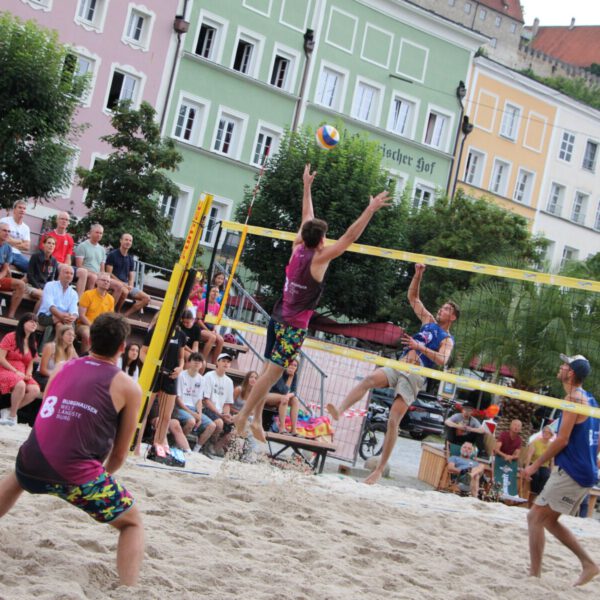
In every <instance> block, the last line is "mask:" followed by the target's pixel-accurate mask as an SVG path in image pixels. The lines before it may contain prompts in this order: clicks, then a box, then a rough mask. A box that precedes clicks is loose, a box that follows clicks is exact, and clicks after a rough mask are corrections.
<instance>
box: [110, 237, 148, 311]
mask: <svg viewBox="0 0 600 600" xmlns="http://www.w3.org/2000/svg"><path fill="white" fill-rule="evenodd" d="M132 244H133V236H132V235H131V234H130V233H124V234H123V235H121V238H120V241H119V247H118V248H115V249H114V250H111V251H110V252H109V253H108V256H107V257H106V265H105V267H104V269H105V271H106V272H107V273H109V274H110V276H111V278H112V279H113V280H116V281H117V282H118V283H120V284H121V294H120V296H119V298H118V300H117V308H116V310H117V312H119V311H120V310H121V308H122V306H123V303H124V302H125V300H127V298H131V299H132V300H133V302H134V303H133V305H132V306H130V307H129V308H128V309H127V310H126V311H125V316H126V317H130V316H131V315H133V314H135V313H137V312H139V311H140V310H142V309H143V308H144V307H146V306H148V303H149V302H150V296H148V294H146V293H145V292H143V291H142V290H141V289H139V288H136V287H135V286H134V282H135V263H134V260H133V256H131V255H130V254H129V250H130V249H131V245H132ZM115 298H116V296H115Z"/></svg>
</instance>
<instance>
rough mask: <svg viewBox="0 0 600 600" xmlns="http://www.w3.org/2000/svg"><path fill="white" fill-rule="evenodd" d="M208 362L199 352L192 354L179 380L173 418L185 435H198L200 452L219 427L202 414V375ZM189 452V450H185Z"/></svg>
mask: <svg viewBox="0 0 600 600" xmlns="http://www.w3.org/2000/svg"><path fill="white" fill-rule="evenodd" d="M205 367H206V361H205V360H204V357H203V356H202V354H200V353H199V352H192V354H190V358H189V362H188V368H187V369H186V370H185V371H182V372H181V374H180V375H179V377H178V378H177V396H176V398H175V403H176V404H175V410H174V411H173V418H174V419H177V420H178V421H179V423H180V425H181V428H182V430H183V433H184V434H185V435H186V436H188V435H189V434H190V433H198V442H197V443H196V446H195V447H194V450H195V451H196V452H200V451H201V450H202V448H203V446H204V445H205V444H206V442H208V440H210V438H211V437H212V436H213V434H214V433H215V430H216V428H217V426H216V425H215V423H214V421H213V420H212V419H210V418H209V417H207V416H206V415H205V414H203V413H202V400H203V398H204V377H203V376H202V373H203V372H204V369H205ZM221 429H222V427H221ZM184 450H187V448H184Z"/></svg>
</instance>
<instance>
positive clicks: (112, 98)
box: [106, 69, 140, 110]
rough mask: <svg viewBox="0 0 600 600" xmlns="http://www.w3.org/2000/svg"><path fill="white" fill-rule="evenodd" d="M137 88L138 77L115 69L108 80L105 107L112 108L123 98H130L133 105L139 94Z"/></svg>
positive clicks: (138, 86) (138, 84)
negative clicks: (108, 85) (109, 80)
mask: <svg viewBox="0 0 600 600" xmlns="http://www.w3.org/2000/svg"><path fill="white" fill-rule="evenodd" d="M139 88H140V79H139V77H135V76H134V75H131V74H130V73H126V72H125V71H120V70H118V69H115V70H114V71H113V76H112V80H111V82H110V88H109V91H108V98H107V100H106V108H108V109H109V110H113V109H114V108H115V106H116V105H117V104H118V103H119V102H121V101H123V100H131V102H132V104H134V105H135V104H136V101H137V97H138V94H139Z"/></svg>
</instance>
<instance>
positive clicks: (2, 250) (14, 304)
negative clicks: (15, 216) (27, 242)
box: [0, 223, 25, 319]
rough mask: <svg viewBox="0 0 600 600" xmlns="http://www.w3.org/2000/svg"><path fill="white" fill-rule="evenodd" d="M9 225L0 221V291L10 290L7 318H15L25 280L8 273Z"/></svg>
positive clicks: (23, 293)
mask: <svg viewBox="0 0 600 600" xmlns="http://www.w3.org/2000/svg"><path fill="white" fill-rule="evenodd" d="M9 235H10V227H9V225H8V224H7V223H0V265H2V266H1V267H0V291H5V292H8V291H12V296H11V299H10V304H9V306H8V313H7V314H6V316H7V317H8V318H9V319H14V318H15V313H16V312H17V308H19V304H21V300H23V296H24V295H25V282H24V281H23V280H22V279H14V278H13V277H11V275H10V265H11V263H12V257H13V250H12V248H11V246H10V244H9V243H8V239H9Z"/></svg>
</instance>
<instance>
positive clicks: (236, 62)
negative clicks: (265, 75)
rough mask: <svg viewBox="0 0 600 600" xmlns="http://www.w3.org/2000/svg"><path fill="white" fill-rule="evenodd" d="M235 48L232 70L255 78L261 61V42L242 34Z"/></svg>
mask: <svg viewBox="0 0 600 600" xmlns="http://www.w3.org/2000/svg"><path fill="white" fill-rule="evenodd" d="M234 48H235V49H234V52H233V62H232V64H231V68H232V69H233V70H234V71H238V72H240V73H244V74H245V75H250V76H251V77H254V76H255V73H256V66H257V63H258V60H259V58H258V54H259V49H260V40H258V39H257V38H254V37H252V36H250V35H248V34H246V33H240V34H239V35H238V38H237V42H236V44H235V46H234Z"/></svg>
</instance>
